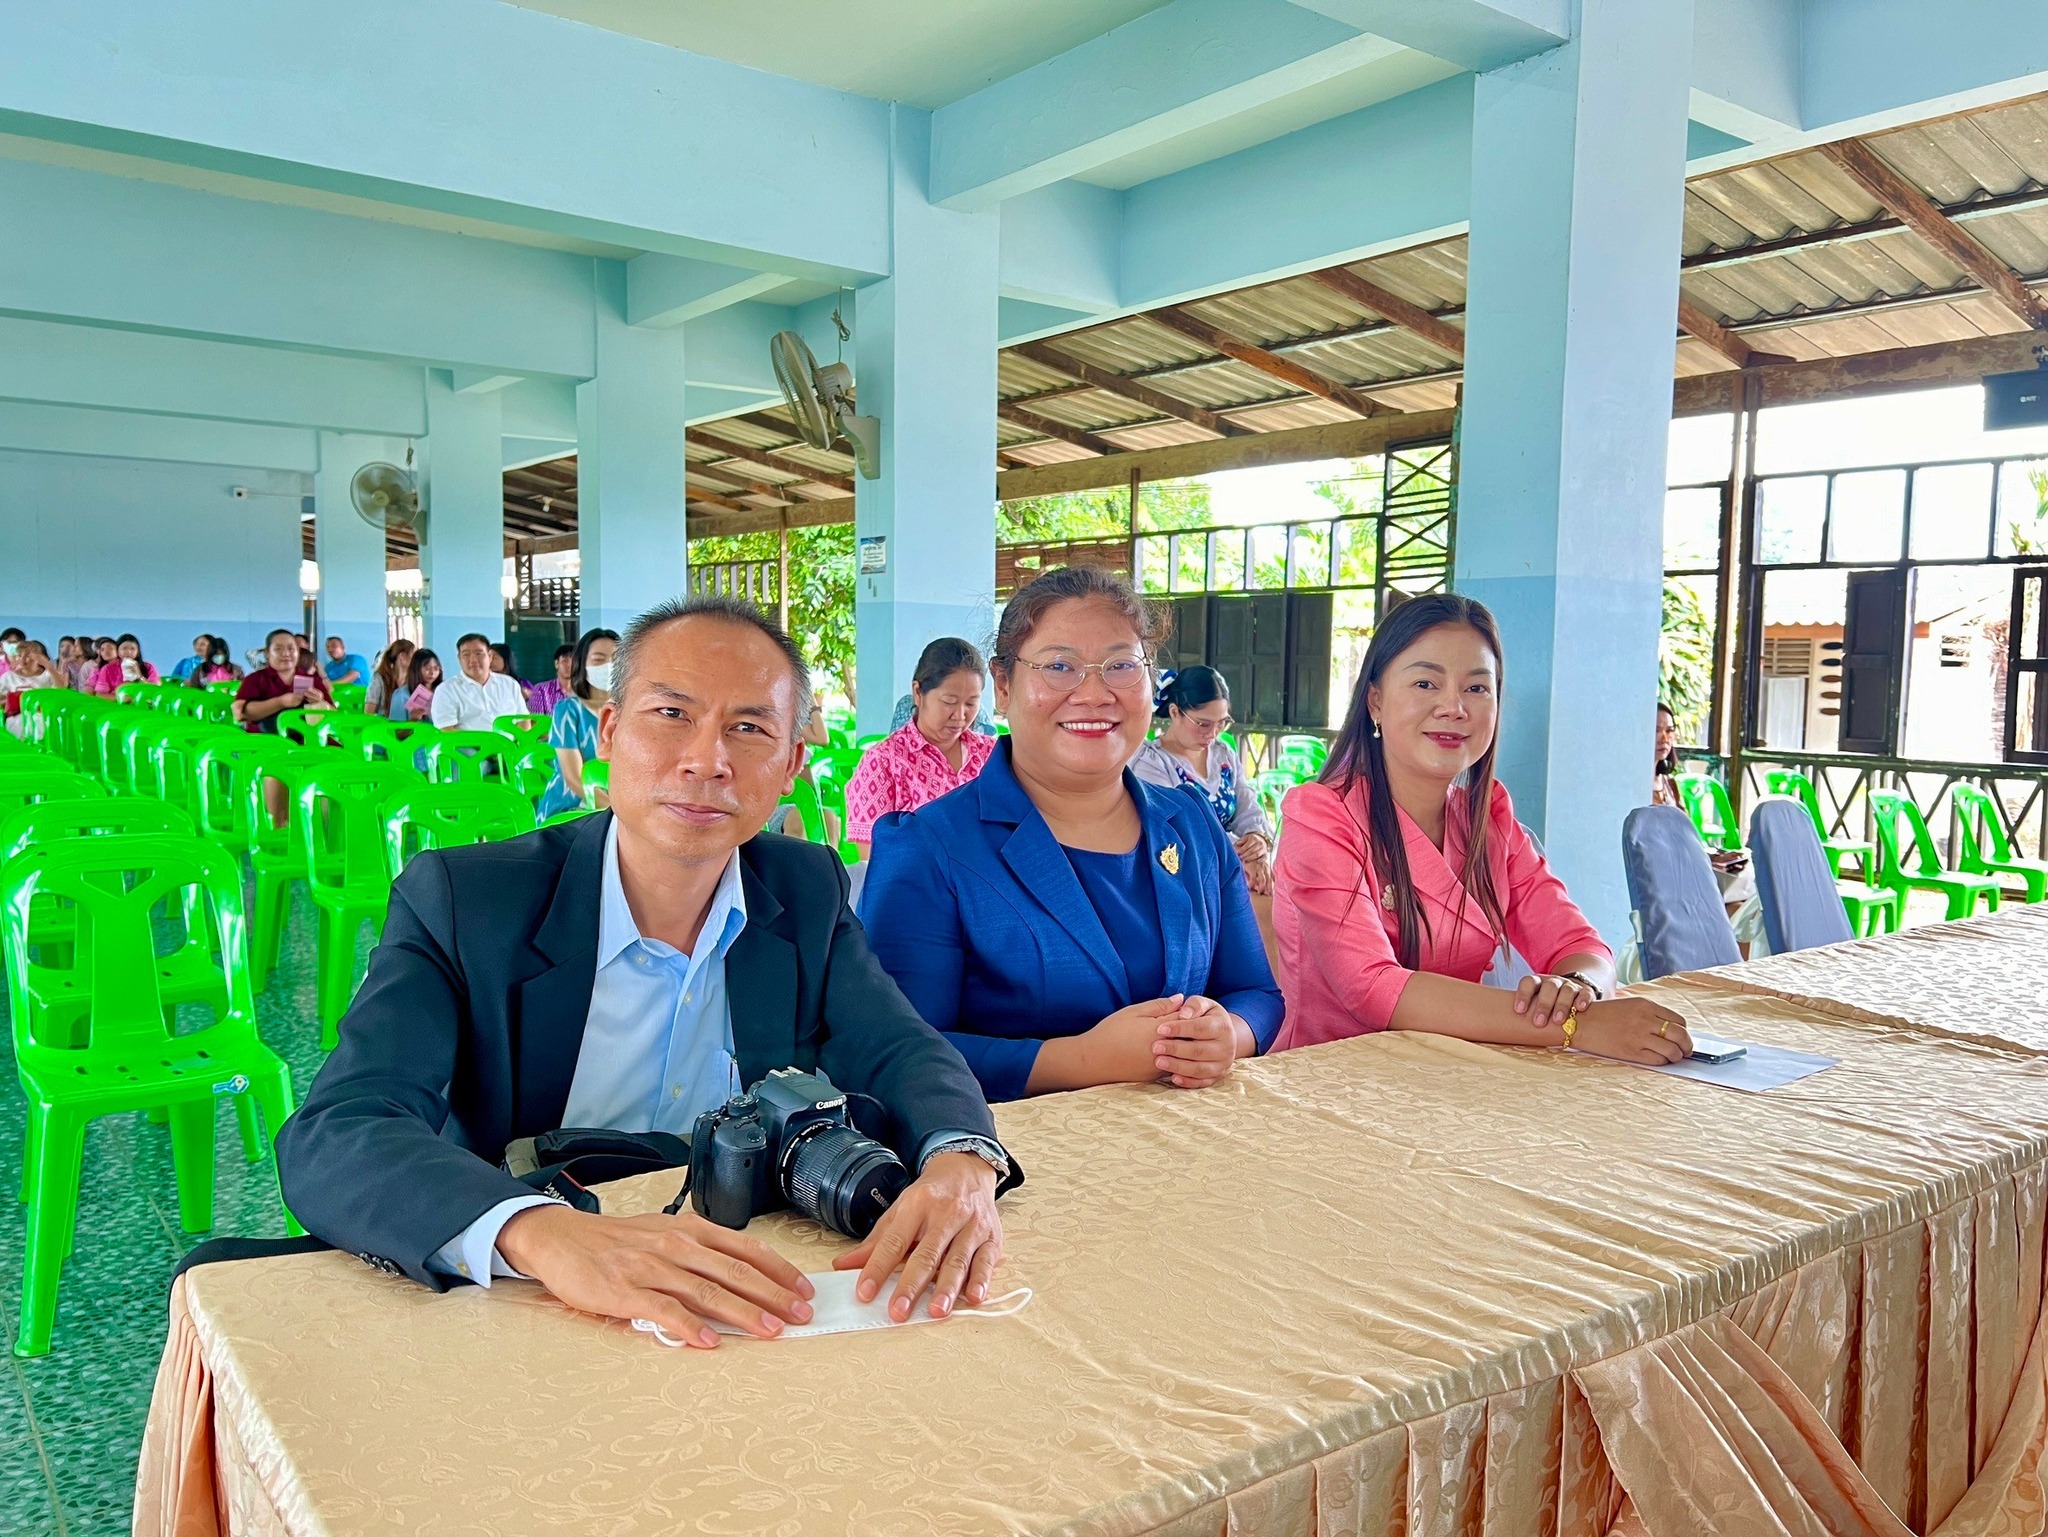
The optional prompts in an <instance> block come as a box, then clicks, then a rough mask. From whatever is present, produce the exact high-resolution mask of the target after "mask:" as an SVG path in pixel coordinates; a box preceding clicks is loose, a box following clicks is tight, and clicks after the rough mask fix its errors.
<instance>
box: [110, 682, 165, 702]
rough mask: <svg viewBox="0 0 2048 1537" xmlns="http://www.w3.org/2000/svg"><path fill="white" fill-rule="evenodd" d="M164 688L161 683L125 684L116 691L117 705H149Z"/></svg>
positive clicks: (115, 699)
mask: <svg viewBox="0 0 2048 1537" xmlns="http://www.w3.org/2000/svg"><path fill="white" fill-rule="evenodd" d="M162 688H163V685H162V684H160V683H123V684H121V685H120V686H119V687H118V688H116V689H115V690H114V702H115V703H116V704H149V703H153V702H154V701H155V699H156V696H157V694H158V692H159V691H160V690H161V689H162Z"/></svg>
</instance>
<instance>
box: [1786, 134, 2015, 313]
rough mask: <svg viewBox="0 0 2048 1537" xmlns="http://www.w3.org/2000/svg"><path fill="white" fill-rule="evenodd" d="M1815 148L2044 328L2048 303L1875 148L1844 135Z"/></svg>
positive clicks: (2008, 305)
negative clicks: (1894, 167) (1834, 141)
mask: <svg viewBox="0 0 2048 1537" xmlns="http://www.w3.org/2000/svg"><path fill="white" fill-rule="evenodd" d="M1819 148H1820V153H1821V154H1823V155H1825V156H1826V157H1827V158H1828V159H1829V160H1831V161H1833V162H1834V163H1835V165H1836V166H1838V167H1839V168H1840V169H1841V170H1842V171H1843V172H1845V173H1846V174H1847V175H1848V176H1849V178H1850V179H1851V180H1852V181H1854V182H1855V183H1857V185H1859V186H1860V187H1862V188H1863V190H1864V191H1866V192H1868V193H1869V194H1870V195H1871V196H1872V197H1874V198H1876V199H1877V201H1878V202H1879V203H1880V204H1881V205H1883V207H1884V208H1886V209H1887V210H1888V211H1889V212H1890V213H1891V214H1892V216H1893V217H1894V218H1896V219H1897V220H1898V221H1899V222H1900V223H1902V224H1904V225H1905V226H1906V228H1908V229H1910V230H1911V231H1912V232H1913V233H1914V234H1916V235H1918V236H1919V237H1920V238H1921V239H1922V240H1924V241H1926V242H1927V243H1928V244H1929V245H1931V246H1933V247H1934V249H1935V250H1937V251H1939V252H1940V253H1941V254H1942V255H1944V256H1946V257H1947V258H1948V259H1949V260H1950V261H1952V262H1954V263H1955V264H1956V265H1957V266H1958V267H1960V268H1962V269H1963V271H1965V272H1967V273H1969V274H1970V276H1971V277H1973V278H1975V279H1976V280H1977V281H1978V282H1979V283H1981V284H1982V285H1983V287H1984V291H1985V292H1986V293H1988V294H1990V295H1991V297H1992V298H1994V299H1996V300H1997V301H1998V302H1999V303H2000V304H2001V305H2003V306H2004V307H2005V308H2006V309H2007V310H2009V311H2010V312H2011V313H2012V314H2013V315H2014V316H2016V317H2017V318H2018V319H2019V320H2020V321H2021V322H2022V323H2023V324H2024V325H2026V326H2027V327H2028V328H2029V329H2031V330H2036V331H2039V330H2043V329H2048V304H2044V303H2043V302H2042V300H2041V298H2040V296H2039V295H2038V294H2036V293H2035V292H2034V291H2033V290H2032V289H2031V288H2029V287H2028V286H2027V285H2026V283H2025V282H2024V281H2023V280H2022V279H2021V277H2020V275H2019V274H2018V273H2017V272H2014V271H2013V270H2012V268H2010V267H2008V266H2007V265H2006V264H2005V263H2004V262H2003V261H2001V260H1999V258H1998V257H1997V256H1996V255H1995V254H1993V252H1992V251H1991V250H1990V249H1989V248H1988V247H1987V246H1985V245H1984V244H1983V243H1982V242H1981V241H1979V240H1978V239H1977V237H1976V236H1975V235H1972V234H1971V233H1970V232H1969V231H1968V230H1966V229H1964V228H1963V227H1962V226H1961V225H1959V224H1957V223H1956V222H1955V221H1954V220H1953V219H1951V218H1949V217H1948V215H1947V214H1945V213H1943V212H1942V211H1941V209H1940V208H1938V207H1936V206H1935V203H1934V200H1933V199H1931V198H1930V197H1928V196H1927V194H1926V193H1924V192H1922V191H1921V190H1920V189H1919V188H1918V187H1916V186H1914V185H1913V184H1912V183H1911V182H1909V181H1907V180H1906V178H1905V177H1903V176H1901V175H1900V174H1899V173H1898V172H1897V171H1895V170H1893V169H1892V168H1891V166H1890V165H1889V164H1888V163H1887V162H1886V161H1885V160H1884V159H1883V158H1882V157H1881V156H1880V155H1879V154H1878V153H1877V151H1876V150H1874V149H1872V148H1871V147H1870V146H1869V145H1868V144H1866V143H1864V142H1863V141H1862V140H1861V139H1843V140H1840V141H1839V142H1837V143H1834V144H1823V145H1821V146H1819Z"/></svg>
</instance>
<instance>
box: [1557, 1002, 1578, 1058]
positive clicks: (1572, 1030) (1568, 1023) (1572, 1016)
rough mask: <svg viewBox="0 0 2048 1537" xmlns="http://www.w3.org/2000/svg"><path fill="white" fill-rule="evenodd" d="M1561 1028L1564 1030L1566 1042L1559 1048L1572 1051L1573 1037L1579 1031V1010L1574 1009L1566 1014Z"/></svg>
mask: <svg viewBox="0 0 2048 1537" xmlns="http://www.w3.org/2000/svg"><path fill="white" fill-rule="evenodd" d="M1560 1028H1562V1029H1563V1031H1564V1044H1563V1045H1562V1046H1560V1047H1558V1048H1557V1049H1558V1050H1559V1051H1570V1050H1571V1049H1572V1037H1573V1036H1575V1035H1577V1034H1578V1033H1579V1011H1578V1010H1577V1009H1573V1010H1572V1011H1571V1013H1569V1014H1567V1015H1565V1017H1564V1024H1563V1025H1562V1026H1561V1027H1560Z"/></svg>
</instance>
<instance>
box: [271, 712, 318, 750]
mask: <svg viewBox="0 0 2048 1537" xmlns="http://www.w3.org/2000/svg"><path fill="white" fill-rule="evenodd" d="M326 713H327V712H326V711H324V710H279V711H278V712H277V714H275V715H273V716H271V717H270V718H271V720H272V721H273V722H275V723H276V726H277V734H278V735H279V736H281V737H283V738H284V739H285V740H286V741H287V742H290V743H291V744H292V745H293V746H294V747H317V746H319V745H320V720H321V717H323V716H324V715H325V714H326ZM266 734H267V733H266Z"/></svg>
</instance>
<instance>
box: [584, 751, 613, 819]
mask: <svg viewBox="0 0 2048 1537" xmlns="http://www.w3.org/2000/svg"><path fill="white" fill-rule="evenodd" d="M600 790H602V791H604V794H605V801H606V803H607V804H609V803H610V801H611V794H612V766H611V764H610V763H608V762H607V761H606V760H604V759H603V758H585V759H584V760H583V805H584V809H585V810H587V811H602V810H604V807H603V806H600V805H598V803H597V792H598V791H600Z"/></svg>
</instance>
